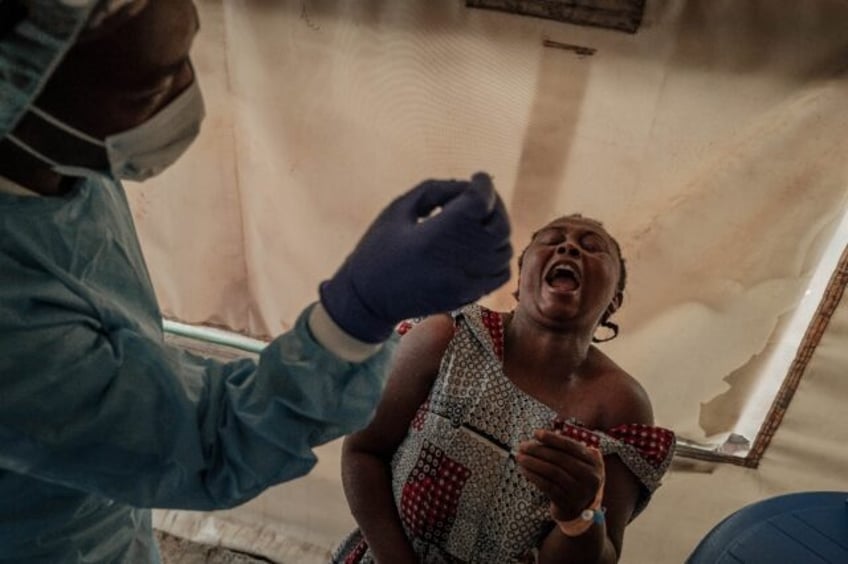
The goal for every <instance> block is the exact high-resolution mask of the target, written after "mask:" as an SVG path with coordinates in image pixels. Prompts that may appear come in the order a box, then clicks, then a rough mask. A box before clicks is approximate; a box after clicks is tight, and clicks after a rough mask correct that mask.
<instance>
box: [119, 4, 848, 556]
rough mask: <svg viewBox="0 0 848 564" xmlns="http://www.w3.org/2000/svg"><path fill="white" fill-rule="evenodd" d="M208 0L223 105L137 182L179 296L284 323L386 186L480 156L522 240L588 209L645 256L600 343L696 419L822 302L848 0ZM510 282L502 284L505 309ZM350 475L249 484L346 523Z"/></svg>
mask: <svg viewBox="0 0 848 564" xmlns="http://www.w3.org/2000/svg"><path fill="white" fill-rule="evenodd" d="M199 5H200V8H201V12H202V22H203V30H202V32H201V34H200V36H199V38H198V43H197V46H196V48H195V52H194V56H195V67H196V69H197V71H198V73H199V76H200V78H201V80H202V85H203V88H204V91H205V93H206V96H207V106H208V114H209V118H207V122H206V124H205V127H204V131H203V132H202V134H201V138H200V140H199V141H198V143H197V144H196V146H195V147H194V148H193V149H192V150H191V152H190V153H189V155H188V157H187V158H186V159H184V160H183V161H182V162H181V163H180V164H179V165H178V166H177V167H175V168H174V169H173V170H172V171H169V172H168V173H167V174H166V175H164V176H163V177H161V178H160V179H157V181H156V182H154V183H151V184H149V185H145V186H144V187H142V188H138V189H135V190H131V192H134V195H133V204H134V212H135V215H136V219H137V223H138V227H139V231H140V233H141V236H142V242H143V245H144V248H145V252H146V254H147V257H148V260H149V263H150V268H151V272H152V275H153V278H154V283H155V285H156V289H157V292H158V295H159V297H160V300H161V302H162V304H163V308H164V310H165V313H166V315H168V316H169V317H172V318H175V319H178V320H180V321H185V322H189V323H204V324H212V325H216V326H224V327H229V328H231V329H234V330H236V331H239V332H243V333H246V334H250V335H253V336H265V335H273V334H276V333H278V332H279V331H281V330H282V329H284V328H287V327H289V326H290V324H291V323H292V322H293V319H294V317H295V315H296V314H297V313H298V312H299V311H300V309H301V307H302V306H303V305H304V304H305V303H306V302H308V301H310V300H313V299H314V298H315V296H316V291H315V289H316V286H317V284H318V282H319V281H320V280H322V279H323V278H326V277H327V276H329V275H331V274H332V272H333V270H334V268H335V267H336V266H337V265H338V264H340V262H341V261H342V260H343V258H344V256H345V254H346V253H347V252H348V251H349V250H350V249H351V247H352V245H353V244H354V241H355V240H356V238H357V237H358V235H359V234H360V233H361V232H362V231H363V229H364V228H365V226H366V225H367V224H368V222H369V221H370V220H371V218H372V217H373V216H374V215H375V214H376V213H377V211H378V210H379V209H380V208H381V207H382V206H383V205H384V204H385V203H386V202H387V201H388V200H389V199H391V198H392V197H393V196H395V195H396V194H399V193H400V192H402V191H404V190H406V189H407V188H408V187H410V186H412V185H413V184H415V183H417V182H418V181H419V180H421V179H424V178H427V177H450V176H468V175H470V174H471V173H472V172H474V171H476V170H479V169H485V170H487V171H489V172H491V173H492V174H493V175H494V176H495V180H496V184H497V186H498V188H499V189H500V191H501V192H502V194H503V195H504V196H505V200H506V201H507V202H508V204H509V208H510V212H511V214H512V217H513V221H514V231H515V238H514V243H515V245H516V247H517V248H521V247H523V245H525V244H526V243H527V241H528V239H529V234H530V233H531V232H532V230H533V229H534V228H535V227H537V226H539V225H540V224H542V223H544V222H547V221H548V220H550V219H552V218H553V217H556V216H557V215H560V214H564V213H571V212H582V213H583V214H585V215H589V216H593V217H596V218H598V219H601V220H603V221H604V223H605V224H606V225H607V226H608V227H609V229H610V231H611V232H612V233H613V234H614V235H615V236H616V237H617V238H618V240H619V241H620V243H621V246H622V248H623V251H624V254H625V256H626V257H627V259H628V269H629V274H630V276H629V284H628V288H627V291H626V297H625V303H624V307H623V309H622V310H621V311H620V313H618V314H617V315H616V316H615V317H616V318H617V319H614V320H615V321H618V322H619V323H620V324H621V326H622V336H621V337H620V338H619V339H617V340H616V341H614V342H612V343H610V344H608V345H605V350H606V351H608V352H609V354H610V355H611V356H612V357H613V358H614V359H615V360H616V361H617V362H618V363H619V364H621V365H622V366H623V367H624V368H625V369H627V370H628V371H629V372H631V373H632V374H633V375H634V376H636V377H637V378H638V379H639V380H640V381H642V382H643V383H644V385H645V387H646V388H647V389H648V392H649V394H650V395H651V397H652V400H653V403H654V408H655V413H656V416H657V420H658V423H660V424H662V425H665V426H670V427H672V428H674V429H675V430H677V431H678V432H679V433H680V434H681V435H682V436H683V437H686V438H690V439H693V440H698V441H701V440H709V439H712V440H716V437H719V439H718V440H720V437H722V436H726V435H727V434H728V433H730V432H731V431H733V430H734V429H735V425H736V422H737V420H738V418H739V415H740V413H742V412H743V411H744V410H745V406H746V404H747V400H748V398H749V396H750V394H751V391H752V390H754V389H756V388H757V387H758V382H759V381H760V380H761V379H762V378H763V377H764V376H767V375H764V369H763V367H764V366H765V365H766V364H767V363H766V362H764V360H765V359H766V357H767V356H768V355H769V354H771V352H772V350H773V348H774V344H775V343H776V342H778V341H779V340H780V338H781V336H783V332H784V331H785V328H786V326H787V324H788V319H789V317H790V316H791V315H792V313H793V312H794V311H796V310H797V307H798V305H799V304H800V303H802V301H803V300H804V299H806V300H815V299H817V298H816V296H812V297H810V296H808V297H806V298H805V297H804V293H805V290H806V288H807V285H808V284H809V280H810V277H811V276H812V273H813V271H814V270H815V268H816V266H817V264H818V262H819V260H820V257H821V256H822V252H823V249H824V248H825V246H826V245H827V244H828V242H829V241H830V239H831V237H832V235H833V233H834V230H835V228H836V226H837V225H838V224H839V222H840V221H841V219H842V217H843V216H844V214H845V211H846V206H848V191H847V190H846V186H848V184H846V172H848V171H846V167H848V164H846V163H848V159H846V156H848V136H846V135H845V131H848V96H846V94H848V74H846V72H845V69H846V65H848V63H846V61H848V58H846V55H848V35H846V34H845V33H844V28H845V22H846V19H848V3H845V2H840V1H837V0H806V1H804V2H793V3H788V2H773V1H769V0H751V1H749V2H744V3H741V2H733V1H729V0H728V1H707V0H699V1H696V0H688V1H687V0H667V1H653V2H648V3H647V7H646V12H645V16H644V19H643V22H642V27H641V28H640V30H639V32H638V33H637V34H635V35H628V34H622V33H618V32H613V31H606V30H600V29H593V28H583V27H577V26H572V25H568V24H562V23H557V22H551V21H546V20H540V19H534V18H524V17H520V16H514V15H509V14H503V13H498V12H490V11H485V10H469V9H467V8H466V7H465V6H464V5H463V3H462V2H458V1H452V0H410V1H407V2H389V1H379V0H374V1H368V2H361V1H356V0H335V1H329V0H312V1H307V0H304V1H300V2H286V3H281V2H268V1H262V0H225V1H223V2H220V1H212V0H204V1H202V2H200V3H199ZM546 40H547V41H546ZM545 43H547V45H549V46H547V47H546V46H545ZM551 45H553V46H551ZM588 53H593V54H591V55H589V54H588ZM513 288H514V282H513V283H511V284H510V285H509V287H506V288H504V289H502V290H501V291H499V292H498V293H497V294H495V295H493V296H491V297H489V298H487V300H486V301H487V302H488V304H487V305H491V306H494V307H500V308H508V307H511V304H512V298H511V296H510V292H511V291H512V289H513ZM843 335H844V333H843ZM843 360H844V359H843ZM843 366H844V364H843ZM726 379H727V380H729V381H730V382H731V383H732V387H730V386H729V384H728V382H727V381H726ZM802 391H803V390H802ZM828 392H829V393H832V392H834V390H828ZM836 397H839V396H838V394H837V396H836ZM842 397H843V398H844V393H843V395H842ZM713 398H715V400H714V401H711V402H710V404H709V409H707V410H704V411H703V412H702V410H701V404H702V403H704V402H708V401H710V400H711V399H713ZM822 399H823V400H825V401H832V398H822ZM786 425H788V422H786V423H784V426H786ZM801 427H802V428H803V429H804V430H805V432H808V433H810V434H811V435H815V433H814V431H816V429H815V428H812V427H808V426H806V423H802V424H801ZM842 431H844V429H842V430H841V431H840V432H842ZM792 432H793V431H792V430H791V428H790V430H788V431H786V430H781V433H792ZM781 436H782V435H778V439H780V437H781ZM841 436H842V437H843V438H845V437H846V435H845V434H842V435H841ZM793 439H794V441H790V442H789V443H786V446H785V447H779V446H778V444H779V442H780V441H779V440H776V442H775V443H774V444H773V445H772V447H771V451H770V452H769V453H767V458H769V456H776V457H778V458H779V459H780V460H783V458H784V457H785V458H786V459H788V460H794V461H795V463H796V464H801V465H803V464H806V461H804V460H802V458H803V457H804V455H803V453H805V452H807V450H806V449H807V447H808V446H809V445H807V444H806V443H805V441H816V438H815V437H814V436H808V435H805V436H804V437H803V439H802V438H800V437H793ZM787 440H789V439H788V438H787ZM828 444H830V443H827V442H826V441H825V442H823V443H822V444H821V445H819V446H818V447H817V448H816V449H815V452H820V451H822V452H824V451H826V450H827V445H828ZM780 448H786V449H787V450H786V451H785V452H782V451H781V450H780ZM775 449H777V450H775ZM772 451H774V452H772ZM327 452H328V456H336V453H335V451H334V450H333V447H330V450H328V451H327ZM793 457H794V458H793ZM765 467H766V463H765V461H764V466H763V467H762V468H763V473H761V474H757V473H754V474H746V473H745V472H746V471H743V470H740V469H735V468H727V469H725V468H721V469H719V470H717V471H716V474H721V475H728V476H730V475H733V477H734V478H733V479H734V480H737V478H738V481H734V482H733V485H729V486H727V488H728V489H727V492H728V494H727V496H726V497H723V496H721V495H720V496H718V498H719V499H718V500H717V501H715V505H710V507H712V508H713V509H708V510H705V509H704V508H694V507H689V506H686V507H685V508H684V509H683V511H685V512H689V513H691V514H692V515H691V517H692V519H694V521H693V523H697V524H698V526H693V529H692V532H691V533H690V531H687V532H685V533H682V534H681V535H680V538H681V539H682V540H680V542H681V543H683V542H684V541H686V542H688V541H689V540H692V541H693V542H692V546H694V544H695V541H696V539H692V538H690V536H691V534H694V532H695V531H696V530H697V529H698V527H699V526H700V524H702V523H704V522H705V521H706V520H707V519H709V518H711V517H713V516H714V514H715V513H717V512H718V509H716V508H717V507H718V506H719V505H721V503H725V502H728V503H729V502H730V498H731V497H733V496H735V495H737V494H738V493H739V491H741V490H738V489H737V486H738V487H740V488H751V487H752V486H753V489H746V490H745V492H744V493H743V494H740V497H745V498H746V499H745V500H742V499H739V501H740V502H742V501H750V500H751V499H752V498H756V497H759V492H763V491H765V490H768V491H772V490H776V491H775V492H774V493H777V492H779V491H780V488H782V487H785V486H786V485H787V484H789V482H786V481H785V479H786V477H787V476H794V475H795V474H793V473H792V470H791V465H790V467H789V468H790V469H787V470H786V471H781V474H780V476H781V477H780V478H774V479H772V478H768V477H767V474H766V473H765ZM821 471H822V472H824V471H825V469H824V468H823V469H822V470H821ZM817 472H818V471H817ZM817 472H816V473H814V474H815V475H819V476H821V475H820V474H818V473H817ZM337 474H338V468H337V466H333V465H330V466H326V465H324V466H323V470H319V471H318V474H316V476H313V477H312V478H308V479H307V480H326V482H325V483H324V485H325V486H326V487H327V488H328V491H331V493H332V495H331V494H330V493H326V495H331V500H330V501H326V503H324V502H321V503H320V504H318V506H319V507H322V508H324V509H326V511H324V510H322V511H321V513H322V515H323V516H322V517H321V518H318V517H317V516H316V514H315V513H311V512H312V511H313V509H312V508H310V507H300V502H298V501H297V500H298V499H303V498H301V497H300V496H301V495H305V494H304V493H303V492H304V490H308V488H310V487H312V486H310V485H309V484H315V483H316V482H314V481H312V482H310V481H304V482H300V483H296V484H292V485H291V486H284V488H287V489H283V490H281V491H282V492H284V493H279V494H274V493H272V494H269V496H268V497H265V498H261V499H260V500H258V501H257V502H254V504H252V505H250V507H252V509H253V510H256V509H257V508H258V511H259V512H260V513H259V515H262V516H263V518H267V519H268V522H269V523H277V524H278V525H279V526H281V527H289V526H291V527H295V528H297V527H301V528H302V529H303V528H304V523H306V526H305V529H304V530H308V531H311V532H310V533H309V534H312V535H317V537H316V539H317V540H316V541H315V542H316V544H318V545H321V544H322V543H326V542H327V538H329V537H332V536H333V535H334V534H337V533H338V532H340V531H341V530H342V529H344V528H346V526H347V525H348V522H347V521H345V519H349V516H347V515H346V514H344V512H345V511H346V508H345V506H344V504H343V503H339V499H340V498H339V497H338V496H340V495H341V494H340V492H339V491H338V487H339V483H338V477H337ZM687 476H689V475H688V474H687ZM749 476H753V477H751V478H749ZM692 479H695V478H689V477H687V478H686V479H685V480H682V481H677V479H676V478H675V477H674V476H672V478H671V479H670V480H669V482H670V483H671V484H675V482H677V483H680V484H683V483H685V484H686V485H685V486H683V485H681V487H680V490H677V489H676V488H677V486H675V485H671V486H670V487H668V488H667V490H674V493H672V494H669V497H672V496H674V499H676V500H677V501H680V502H683V501H685V498H686V496H687V495H689V494H688V493H687V492H688V491H689V488H690V487H691V486H692V485H693V483H694V482H692V481H691V480H692ZM704 479H705V480H706V479H715V478H707V477H705V478H704ZM763 480H766V481H769V480H774V481H773V482H771V483H769V484H768V486H767V487H766V486H763ZM722 483H723V482H722ZM330 486H332V488H331V487H330ZM316 487H317V486H316ZM722 487H725V486H722ZM793 487H797V486H793ZM318 489H320V490H321V491H322V495H324V489H323V488H318ZM818 489H826V488H825V487H821V488H818ZM833 489H839V488H838V485H833ZM662 491H663V490H661V493H660V495H659V496H658V498H659V499H662V498H663V494H662ZM707 501H708V503H713V502H712V501H709V500H707ZM733 501H736V500H735V498H734V500H733ZM702 502H704V500H703V499H700V498H699V503H702ZM660 503H662V502H655V505H660ZM668 507H669V508H670V507H672V505H669V506H668ZM722 507H724V506H722ZM250 511H251V509H250V508H247V509H245V512H246V513H245V515H246V514H247V513H249V512H250ZM316 511H317V510H316ZM302 512H305V513H306V514H307V515H306V516H304V514H303V513H302ZM339 512H342V514H341V515H339V514H338V513H339ZM696 513H697V516H696V515H695V514H696ZM652 515H654V516H656V517H652ZM667 517H668V515H664V514H662V515H661V514H660V511H658V510H657V509H654V508H652V509H649V511H648V512H647V513H646V516H645V517H641V518H640V519H639V520H638V521H637V523H636V525H634V530H636V531H641V532H642V534H644V535H646V536H647V537H651V536H652V535H659V534H661V533H662V532H663V529H661V528H660V525H661V524H662V523H663V522H662V518H667ZM339 520H341V521H345V523H344V526H342V525H341V524H340V523H339ZM645 522H647V523H652V524H653V525H654V526H656V527H657V529H656V530H655V531H654V530H649V531H646V530H645V529H644V528H643V527H642V525H641V524H642V523H645ZM711 522H712V521H711ZM286 523H288V524H286ZM292 523H294V525H292ZM295 525H296V526H295ZM703 528H704V529H705V530H706V529H708V528H709V527H706V526H705V527H703ZM635 534H636V533H632V532H631V533H628V537H629V538H633V537H634V536H635ZM294 538H297V535H295V537H294ZM669 542H670V541H669ZM637 544H639V545H642V544H649V543H642V542H639V543H633V547H634V548H635V547H636V545H637ZM651 544H653V543H651ZM670 546H671V548H670V549H669V550H670V551H671V552H675V551H676V553H675V554H674V555H675V556H679V552H680V545H679V544H678V541H677V540H674V542H672V544H671V545H670ZM639 550H648V547H641V548H640V549H639ZM628 561H632V562H673V561H676V562H679V561H680V558H677V559H676V560H674V559H662V558H659V559H653V560H650V559H647V560H628Z"/></svg>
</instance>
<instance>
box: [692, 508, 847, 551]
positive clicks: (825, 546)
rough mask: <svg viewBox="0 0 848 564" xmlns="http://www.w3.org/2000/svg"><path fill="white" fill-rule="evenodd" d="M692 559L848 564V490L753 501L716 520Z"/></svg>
mask: <svg viewBox="0 0 848 564" xmlns="http://www.w3.org/2000/svg"><path fill="white" fill-rule="evenodd" d="M686 562H687V564H823V563H831V564H848V492H805V493H796V494H788V495H782V496H779V497H775V498H771V499H767V500H764V501H760V502H758V503H753V504H751V505H748V506H747V507H744V508H742V509H740V510H739V511H737V512H736V513H733V514H732V515H730V516H729V517H727V518H725V519H724V520H723V521H722V522H721V523H719V524H718V525H716V526H715V527H714V528H713V530H712V531H710V532H709V534H707V536H706V537H704V539H703V540H702V541H701V542H700V544H698V546H697V547H696V548H695V551H694V552H693V553H692V555H691V556H690V557H689V558H688V560H686Z"/></svg>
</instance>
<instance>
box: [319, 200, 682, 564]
mask: <svg viewBox="0 0 848 564" xmlns="http://www.w3.org/2000/svg"><path fill="white" fill-rule="evenodd" d="M625 283H626V271H625V266H624V260H623V259H622V257H621V253H620V248H619V245H618V243H617V242H616V241H615V239H613V238H612V237H611V236H610V235H609V234H608V233H607V232H606V230H605V229H604V228H603V226H602V225H601V224H600V223H599V222H597V221H595V220H592V219H588V218H584V217H581V216H579V215H572V216H566V217H561V218H559V219H556V220H554V221H552V222H551V223H549V224H548V225H546V226H544V227H543V228H542V229H540V230H539V231H538V232H536V233H535V234H534V235H533V237H532V240H531V242H530V244H529V246H528V247H527V248H526V249H525V250H524V253H523V254H522V256H521V258H520V259H519V281H518V291H517V292H516V294H515V295H516V298H517V299H518V304H517V306H516V308H515V310H514V311H513V312H510V313H498V312H494V311H489V310H487V309H485V308H482V307H480V306H478V305H471V306H468V307H466V308H464V309H462V310H461V311H459V312H456V313H454V314H453V315H450V316H449V315H439V316H434V317H429V318H427V319H425V320H423V321H422V322H420V323H419V324H417V325H415V326H414V327H412V328H411V330H409V331H408V332H407V333H406V335H405V336H404V337H403V339H402V340H401V344H400V347H399V350H398V352H397V355H396V357H395V360H394V365H393V368H392V373H391V376H390V379H389V383H388V385H387V387H386V389H385V392H384V394H383V397H382V400H381V403H380V405H379V407H378V408H377V412H376V415H375V417H374V419H373V421H372V422H371V424H370V425H369V426H368V427H367V428H365V429H364V430H362V431H360V432H358V433H356V434H353V435H351V436H350V437H348V438H347V440H346V441H345V443H344V453H343V458H342V471H343V481H344V487H345V493H346V495H347V499H348V502H349V504H350V507H351V511H352V512H353V515H354V517H355V518H356V521H357V523H358V525H359V529H357V530H355V531H354V532H352V533H351V534H350V535H349V536H348V537H347V538H346V539H345V541H344V542H343V543H342V544H341V545H340V546H339V547H338V549H337V550H336V554H335V555H334V557H333V561H334V562H340V563H341V562H343V563H355V562H356V563H358V562H375V561H376V562H381V563H386V564H401V563H407V562H409V563H412V562H426V563H431V562H432V563H441V562H450V563H453V562H480V563H484V562H485V563H502V562H541V563H548V562H566V563H569V562H593V563H594V562H603V563H608V562H617V561H618V559H619V557H620V555H621V550H622V541H623V536H624V528H625V526H626V525H627V524H628V523H629V522H630V521H631V520H632V519H633V518H634V517H635V516H636V515H637V514H638V513H639V512H640V511H641V510H642V509H643V508H644V507H645V505H646V504H647V502H648V500H649V498H650V496H651V494H652V492H653V491H654V490H655V489H656V488H657V486H658V485H659V482H660V479H661V477H662V476H663V474H664V472H665V470H666V469H667V468H668V465H669V463H670V460H671V455H672V451H673V446H674V435H673V434H672V433H671V432H670V431H668V430H665V429H662V428H658V427H654V426H653V413H652V409H651V404H650V401H649V399H648V397H647V395H646V393H645V391H644V390H643V389H642V387H641V386H640V385H639V383H638V382H637V381H636V380H634V379H633V378H632V377H631V376H630V375H628V374H627V373H626V372H625V371H624V370H623V369H622V368H620V367H619V366H617V365H616V364H615V363H614V362H613V361H612V360H611V359H610V358H609V357H607V356H606V355H605V354H604V353H602V352H601V351H600V350H599V349H598V348H596V347H595V346H593V344H592V342H593V341H594V342H600V341H601V340H609V339H611V338H614V337H615V336H616V335H617V334H618V326H617V325H616V324H614V323H612V322H611V321H610V316H612V314H613V313H615V311H616V310H617V309H618V308H619V307H620V306H621V304H622V299H623V291H624V287H625ZM596 332H599V333H604V334H606V335H602V336H606V337H607V338H605V339H599V338H597V337H595V335H596ZM607 333H609V334H607Z"/></svg>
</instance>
